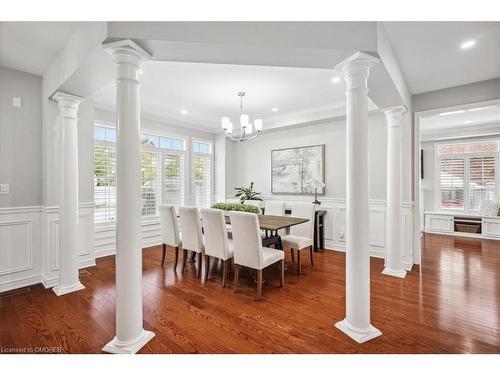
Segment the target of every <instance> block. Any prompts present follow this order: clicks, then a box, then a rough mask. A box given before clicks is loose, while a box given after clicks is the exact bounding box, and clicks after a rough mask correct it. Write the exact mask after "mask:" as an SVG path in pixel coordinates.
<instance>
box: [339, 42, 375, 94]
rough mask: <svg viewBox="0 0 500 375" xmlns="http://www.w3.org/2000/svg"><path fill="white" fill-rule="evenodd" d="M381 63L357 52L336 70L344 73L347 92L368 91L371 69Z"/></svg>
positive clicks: (373, 57) (372, 57)
mask: <svg viewBox="0 0 500 375" xmlns="http://www.w3.org/2000/svg"><path fill="white" fill-rule="evenodd" d="M379 61H380V59H379V58H377V57H375V56H372V55H368V54H366V53H363V52H359V51H358V52H356V53H355V54H353V55H351V56H349V57H348V58H347V59H345V60H344V61H342V62H340V63H338V64H337V65H336V66H335V69H337V70H339V71H341V72H342V74H343V75H344V79H345V80H346V83H347V91H350V90H355V89H366V88H367V79H368V75H369V72H370V68H371V67H372V66H374V65H375V64H377V63H378V62H379Z"/></svg>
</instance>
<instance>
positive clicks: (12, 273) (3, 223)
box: [0, 207, 42, 292]
mask: <svg viewBox="0 0 500 375" xmlns="http://www.w3.org/2000/svg"><path fill="white" fill-rule="evenodd" d="M41 212H42V207H10V208H1V209H0V292H5V291H7V290H12V289H17V288H22V287H25V286H28V285H33V284H37V283H39V282H40V270H41V266H40V264H41V255H42V254H41V251H40V249H41V246H40V245H41Z"/></svg>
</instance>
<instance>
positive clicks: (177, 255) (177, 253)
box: [174, 246, 179, 270]
mask: <svg viewBox="0 0 500 375" xmlns="http://www.w3.org/2000/svg"><path fill="white" fill-rule="evenodd" d="M178 260H179V246H177V247H176V248H175V261H174V270H176V269H177V261H178Z"/></svg>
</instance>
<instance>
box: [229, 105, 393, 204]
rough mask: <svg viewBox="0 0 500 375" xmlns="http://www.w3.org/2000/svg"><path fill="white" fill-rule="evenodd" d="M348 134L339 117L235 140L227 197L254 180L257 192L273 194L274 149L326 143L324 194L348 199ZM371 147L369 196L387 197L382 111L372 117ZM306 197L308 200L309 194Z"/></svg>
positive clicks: (370, 129)
mask: <svg viewBox="0 0 500 375" xmlns="http://www.w3.org/2000/svg"><path fill="white" fill-rule="evenodd" d="M345 136H346V135H345V119H340V120H328V121H326V122H323V123H320V124H315V125H304V126H298V127H295V128H288V129H283V130H277V131H272V132H268V133H264V134H262V135H261V136H259V137H258V138H256V139H254V140H252V141H249V142H243V143H233V144H232V145H231V147H232V150H231V151H228V150H226V158H228V159H229V160H231V161H232V163H233V165H232V166H231V167H230V169H229V171H228V172H226V186H227V191H226V196H231V195H233V192H234V188H235V187H237V186H242V185H243V186H247V185H250V182H252V181H253V182H254V183H255V188H256V189H257V191H259V192H262V193H263V195H264V196H269V195H271V150H275V149H280V148H288V147H299V146H310V145H319V144H324V145H325V180H326V194H325V197H327V198H341V199H343V198H345V196H346V141H345ZM369 147H370V151H369V157H370V198H371V199H382V200H385V191H386V189H385V185H386V181H385V178H386V177H385V176H386V121H385V117H384V115H383V114H380V113H377V114H372V115H371V116H370V117H369ZM360 152H364V151H361V150H360ZM228 174H230V175H231V176H228ZM227 182H229V183H230V185H229V184H228V183H227ZM228 185H229V186H228ZM304 199H306V200H309V199H310V197H304ZM320 200H321V199H320Z"/></svg>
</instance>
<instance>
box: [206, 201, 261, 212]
mask: <svg viewBox="0 0 500 375" xmlns="http://www.w3.org/2000/svg"><path fill="white" fill-rule="evenodd" d="M212 208H217V209H219V210H224V211H242V212H251V213H253V214H260V213H261V212H260V210H259V208H258V207H255V206H252V205H249V204H243V203H223V202H219V203H214V204H213V205H212Z"/></svg>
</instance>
